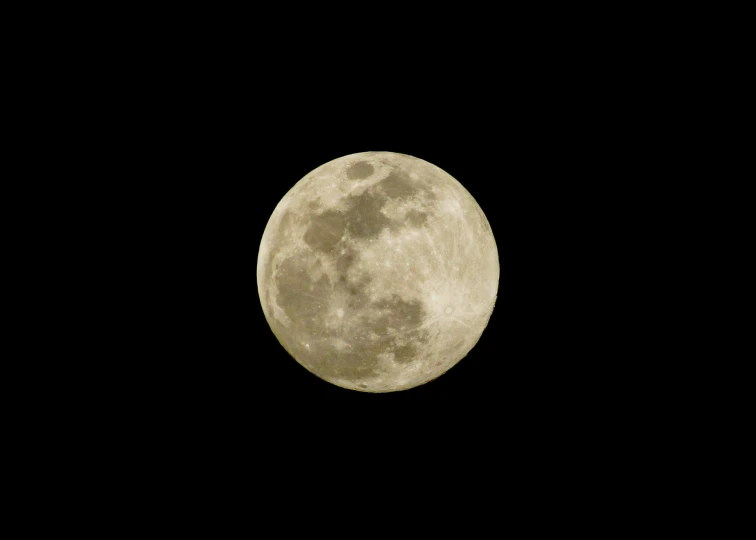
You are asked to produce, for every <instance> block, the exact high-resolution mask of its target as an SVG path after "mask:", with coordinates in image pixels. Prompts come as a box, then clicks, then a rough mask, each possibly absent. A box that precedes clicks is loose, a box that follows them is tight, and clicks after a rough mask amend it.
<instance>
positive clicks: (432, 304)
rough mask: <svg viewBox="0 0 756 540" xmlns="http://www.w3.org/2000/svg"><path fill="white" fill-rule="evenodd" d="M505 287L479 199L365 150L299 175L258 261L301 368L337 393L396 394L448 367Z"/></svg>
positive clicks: (267, 300)
mask: <svg viewBox="0 0 756 540" xmlns="http://www.w3.org/2000/svg"><path fill="white" fill-rule="evenodd" d="M498 283H499V258H498V252H497V249H496V242H495V240H494V237H493V233H492V232H491V227H490V226H489V223H488V220H487V219H486V216H485V214H484V213H483V211H482V210H481V208H480V206H478V204H477V202H476V201H475V199H474V198H473V197H472V195H470V193H469V192H468V191H467V190H466V189H465V188H464V187H463V186H462V185H461V184H460V183H459V182H458V181H457V180H455V179H454V178H452V177H451V176H450V175H449V174H447V173H446V172H444V171H443V170H441V169H440V168H438V167H436V166H435V165H433V164H431V163H428V162H426V161H423V160H422V159H418V158H415V157H412V156H408V155H405V154H396V153H392V152H363V153H359V154H352V155H348V156H344V157H341V158H338V159H335V160H333V161H330V162H328V163H326V164H324V165H322V166H320V167H318V168H317V169H315V170H314V171H312V172H311V173H310V174H308V175H307V176H305V177H304V178H303V179H301V180H300V181H299V182H298V183H297V184H296V185H294V187H293V188H292V189H291V190H290V191H289V192H288V193H287V194H286V195H285V196H284V197H283V199H282V200H281V201H280V202H279V204H278V206H276V208H275V210H274V211H273V214H272V215H271V217H270V220H269V221H268V225H267V227H266V228H265V232H264V233H263V237H262V241H261V243H260V250H259V254H258V261H257V288H258V293H259V295H260V302H261V303H262V307H263V310H264V312H265V317H266V319H267V321H268V323H269V324H270V327H271V329H272V330H273V333H274V334H275V336H276V338H277V339H278V341H279V342H280V343H281V345H282V346H283V347H284V348H285V349H286V350H287V351H288V352H289V354H291V356H292V357H294V359H296V361H297V362H299V363H300V364H301V365H302V366H304V367H305V368H306V369H308V370H309V371H310V372H312V373H313V374H315V375H317V376H318V377H320V378H322V379H324V380H326V381H328V382H330V383H333V384H335V385H337V386H340V387H343V388H348V389H352V390H358V391H363V392H393V391H398V390H406V389H409V388H413V387H415V386H419V385H421V384H424V383H426V382H428V381H431V380H432V379H435V378H437V377H439V376H440V375H442V374H443V373H445V372H446V371H448V370H449V369H450V368H451V367H453V366H454V365H455V364H456V363H457V362H459V361H460V360H461V359H462V358H464V357H465V356H466V355H467V354H468V353H469V352H470V350H471V349H472V348H473V347H474V346H475V344H476V343H477V342H478V340H479V339H480V336H481V335H482V333H483V330H484V329H485V327H486V325H487V324H488V321H489V318H490V316H491V313H492V311H493V308H494V303H495V301H496V294H497V290H498Z"/></svg>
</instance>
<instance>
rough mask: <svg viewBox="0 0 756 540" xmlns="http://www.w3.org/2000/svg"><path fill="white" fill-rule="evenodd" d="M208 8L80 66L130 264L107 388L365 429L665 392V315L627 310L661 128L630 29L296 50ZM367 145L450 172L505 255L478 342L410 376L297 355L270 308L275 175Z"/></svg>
mask: <svg viewBox="0 0 756 540" xmlns="http://www.w3.org/2000/svg"><path fill="white" fill-rule="evenodd" d="M259 25H263V22H261V21H258V23H257V26H255V28H258V27H259ZM514 26H516V25H515V24H514V23H513V22H511V21H509V22H507V23H506V29H509V30H513V29H514ZM197 28H198V27H197V26H192V27H188V26H187V27H182V26H180V25H172V26H171V32H160V31H157V32H153V33H152V35H151V36H150V37H149V39H148V38H147V37H145V36H146V35H147V33H149V31H148V30H144V31H143V33H142V34H140V37H139V39H136V38H132V39H131V40H129V41H125V42H123V44H122V45H121V46H120V47H119V46H116V47H113V48H110V49H107V50H105V51H103V52H102V60H101V62H99V63H98V64H97V66H98V67H97V69H93V68H92V66H91V64H88V65H85V66H84V68H83V69H84V72H85V73H87V74H89V75H90V76H92V75H93V80H94V81H95V83H93V85H92V86H90V87H88V88H87V89H86V91H83V90H81V91H80V92H82V94H81V95H80V96H79V99H82V100H83V101H85V102H87V106H88V107H89V110H90V111H93V114H92V115H91V116H92V117H91V118H90V119H88V123H87V126H86V127H87V129H88V130H89V140H91V141H92V142H91V145H92V146H91V148H90V149H89V150H88V151H90V152H91V153H92V155H95V156H96V159H93V160H92V165H91V166H92V167H93V168H94V169H95V172H97V173H98V174H100V176H101V177H103V178H107V179H108V181H107V185H104V184H103V186H104V187H100V188H98V189H101V190H102V192H101V193H100V195H99V197H100V201H101V202H100V204H99V206H98V210H97V211H98V212H101V213H102V214H103V219H111V220H112V219H113V218H114V216H117V217H116V221H117V222H118V225H117V227H116V229H115V230H108V231H107V235H108V238H107V240H103V242H104V244H106V245H117V246H120V248H119V249H122V253H121V254H118V255H116V256H115V258H114V259H113V261H111V262H109V263H107V264H112V265H113V268H116V269H117V271H118V272H119V274H120V275H122V276H123V278H122V279H119V280H118V282H117V283H118V286H117V291H118V295H119V296H118V297H119V298H120V299H122V300H121V301H122V302H123V305H124V308H123V315H122V317H123V319H124V321H126V322H124V323H123V324H119V325H114V326H117V329H112V330H109V331H108V333H107V334H106V335H107V336H112V335H113V334H111V333H110V332H113V333H114V334H115V335H117V337H111V338H110V340H109V341H108V342H107V347H106V348H105V349H104V350H107V351H110V353H109V357H111V356H112V357H114V358H116V359H117V360H114V361H112V362H110V363H108V364H107V366H106V367H101V368H99V369H101V370H102V376H103V379H102V380H103V381H105V382H101V383H100V384H98V386H97V391H98V392H100V393H101V394H102V395H103V396H105V397H107V396H112V395H119V396H122V395H124V394H126V395H128V396H129V398H128V400H126V401H125V403H124V405H122V407H123V411H125V414H127V415H130V414H133V413H134V412H135V411H137V412H139V414H141V415H142V417H143V418H149V419H150V420H149V424H150V425H154V426H155V429H156V430H157V431H159V430H161V429H164V428H166V426H170V425H173V426H186V428H187V429H193V428H191V426H195V425H202V426H205V428H206V429H210V427H211V426H216V427H217V429H218V430H222V431H225V432H228V431H233V430H235V429H237V428H238V429H245V430H248V429H256V428H254V427H252V426H254V425H258V424H264V425H276V426H279V427H281V426H283V429H286V428H285V426H287V425H289V423H290V422H293V423H296V424H297V425H303V424H304V425H312V426H316V427H320V428H324V427H326V426H331V427H333V428H334V429H336V430H339V429H341V430H342V432H346V433H353V432H355V430H356V431H360V430H361V429H363V427H360V426H364V425H365V422H366V421H367V420H365V418H363V420H353V418H354V417H355V415H356V416H359V415H361V414H369V415H371V416H370V417H371V418H378V417H380V418H381V420H378V422H383V423H382V424H380V425H385V426H391V427H385V429H396V424H395V423H393V424H392V423H391V422H390V421H389V420H388V418H395V419H401V422H400V423H409V424H412V423H413V422H414V420H415V419H417V418H419V417H423V418H424V419H425V420H424V421H423V422H421V423H420V424H422V426H424V427H423V428H422V429H428V425H429V422H430V423H433V422H448V421H451V420H450V418H452V417H454V416H455V415H456V416H457V417H458V418H459V422H458V423H457V424H456V425H457V427H458V428H459V429H462V430H464V429H463V426H467V425H473V424H475V423H476V422H478V423H482V424H484V425H485V426H487V428H486V429H488V430H494V431H496V430H499V429H504V428H503V427H502V426H513V425H514V426H520V427H521V429H525V427H524V426H530V427H528V429H535V428H536V427H537V426H539V425H545V424H548V425H551V426H555V427H556V426H558V427H559V429H568V428H569V429H575V426H576V425H577V424H581V425H584V426H587V429H592V430H595V429H597V426H604V425H609V424H614V423H616V422H618V419H619V418H621V417H623V416H624V415H627V414H629V413H630V412H631V411H632V410H637V408H638V407H642V406H643V403H644V400H645V399H646V398H645V397H644V396H647V395H651V394H653V393H654V392H655V391H656V387H655V386H654V384H655V383H654V382H653V381H654V380H656V375H655V371H654V370H655V369H657V368H656V367H655V364H654V363H653V362H652V360H651V358H652V357H653V355H656V354H659V351H649V349H648V348H647V345H645V343H647V342H648V341H647V340H648V336H649V335H653V334H654V333H656V332H660V331H661V329H660V328H659V327H658V326H654V325H653V324H652V323H649V322H646V321H645V320H644V318H643V317H638V316H636V314H637V313H638V309H639V308H638V306H637V305H636V303H635V297H638V298H639V297H641V296H642V292H643V291H642V287H643V283H644V280H645V279H647V276H648V275H649V274H650V273H651V272H653V267H651V266H649V265H648V264H646V263H645V262H642V261H640V260H639V259H638V258H637V257H634V256H633V253H634V251H635V250H637V249H638V248H639V246H637V245H636V244H635V242H636V241H635V240H633V239H632V235H633V233H634V232H637V230H639V229H640V228H642V227H643V220H644V215H643V212H644V211H645V210H637V211H636V210H635V208H634V206H633V201H634V200H637V198H638V197H639V196H640V197H646V198H647V199H653V198H654V189H655V187H654V183H653V182H652V181H651V180H650V176H649V174H648V168H647V167H648V166H647V163H648V161H649V157H648V156H649V155H653V154H654V153H656V152H659V145H658V140H659V138H663V131H664V125H663V122H662V123H661V124H659V122H658V121H657V123H656V127H655V129H656V131H655V133H650V132H649V130H648V129H647V128H646V125H647V122H648V114H649V111H650V110H651V109H650V105H649V102H650V101H652V98H653V99H657V98H658V93H656V94H653V95H652V92H651V89H650V88H649V87H648V86H647V85H645V84H644V83H642V82H641V81H640V80H639V79H636V78H634V77H633V76H632V70H633V69H634V67H633V59H632V55H631V54H630V52H631V51H630V49H631V47H628V46H626V44H625V43H623V42H622V40H619V41H618V42H616V43H614V44H613V45H612V46H597V43H598V44H601V43H604V44H606V43H609V37H608V34H611V29H610V28H608V29H606V35H599V34H593V37H592V38H586V37H584V36H583V37H581V36H580V35H572V34H571V33H570V32H569V31H567V30H565V31H563V32H561V33H554V34H549V33H548V32H544V31H542V30H541V31H539V32H530V31H525V30H522V31H520V32H512V31H503V30H502V31H497V32H493V31H489V32H474V31H473V30H474V28H471V29H470V31H469V32H468V33H466V34H465V35H464V39H463V36H462V35H456V34H455V35H453V36H452V37H453V39H452V37H449V35H448V32H447V33H446V34H444V33H443V32H442V31H441V29H439V30H438V32H439V33H438V35H435V34H434V32H429V33H428V34H425V35H423V36H420V37H418V39H417V40H415V41H412V40H409V39H406V35H405V34H401V32H400V33H399V34H398V35H397V36H394V35H392V34H391V33H390V32H389V33H384V34H382V36H383V39H381V40H362V41H359V40H357V41H358V42H356V41H355V40H354V39H352V40H348V39H344V40H340V39H333V40H331V41H328V42H325V40H324V41H318V43H317V46H312V47H310V46H309V44H312V43H313V41H312V40H316V39H320V38H322V36H323V34H322V33H317V32H314V33H312V34H304V36H303V37H302V39H300V40H299V41H298V42H297V43H298V45H297V46H295V47H292V46H285V40H283V39H270V34H261V33H259V32H256V31H253V30H250V28H246V27H243V25H231V26H230V27H225V26H224V27H218V28H214V27H211V25H209V24H208V25H204V26H201V27H200V28H201V30H202V31H198V30H197ZM157 29H158V30H161V29H163V30H164V29H165V26H163V27H160V26H159V25H158V26H157ZM546 35H548V37H549V39H544V36H546ZM434 36H435V37H434ZM289 45H290V44H289ZM651 69H653V68H651ZM68 76H71V74H70V73H69V75H68ZM77 91H78V90H77ZM650 96H651V97H650ZM639 133H640V134H639ZM369 150H378V151H392V152H400V153H405V154H410V155H413V156H416V157H418V158H421V159H424V160H426V161H429V162H431V163H433V164H435V165H437V166H439V167H440V168H442V169H444V170H445V171H447V172H448V173H449V174H451V175H452V176H453V177H455V178H456V179H457V180H458V181H459V182H460V183H461V184H462V185H463V186H464V187H465V188H466V189H467V190H468V191H469V192H470V193H471V194H472V195H473V196H474V197H475V199H476V200H477V201H478V203H479V204H480V206H481V207H482V209H483V211H484V212H485V214H486V216H487V217H488V220H489V222H490V224H491V227H492V229H493V232H494V235H495V238H496V242H497V246H498V252H499V261H500V266H501V277H500V282H499V291H498V299H497V302H496V306H495V309H494V311H493V314H492V317H491V320H490V322H489V325H488V327H487V328H486V330H485V331H484V333H483V335H482V337H481V339H480V341H479V342H478V344H477V345H476V346H475V347H474V348H473V349H472V351H471V352H470V353H469V354H468V356H467V357H466V358H464V359H462V361H461V362H459V364H457V365H456V366H455V367H453V368H452V369H451V370H450V371H449V372H448V373H446V374H444V375H442V376H441V377H440V378H438V379H437V380H435V381H432V382H430V383H428V384H426V385H423V386H420V387H417V388H414V389H411V390H407V391H403V392H397V393H386V394H369V393H361V392H354V391H349V390H344V389H341V388H338V387H336V386H334V385H331V384H329V383H327V382H325V381H323V380H321V379H319V378H317V377H316V376H314V375H312V374H310V373H309V372H307V371H306V370H305V369H304V368H303V367H301V366H300V365H299V364H298V363H297V362H296V361H295V360H294V359H293V358H291V357H290V356H289V355H288V353H286V351H285V350H284V349H283V348H282V347H281V345H280V344H279V343H278V341H277V339H276V338H275V336H274V335H273V333H272V331H271V329H270V327H269V326H268V324H267V322H266V320H265V317H264V314H263V311H262V308H261V305H260V301H259V297H258V292H257V284H256V278H255V271H256V264H257V252H258V248H259V242H260V239H261V237H262V234H263V231H264V229H265V226H266V224H267V220H268V218H269V217H270V214H271V213H272V211H273V209H274V208H275V206H276V204H277V203H278V201H280V199H281V198H282V197H283V195H284V194H285V193H286V192H287V191H288V190H289V189H290V188H291V187H292V186H293V185H294V184H295V183H296V182H297V181H299V180H300V179H301V178H302V177H303V176H305V175H306V174H307V173H309V172H310V171H311V170H313V169H314V168H316V167H318V166H320V165H322V164H323V163H326V162H327V161H330V160H332V159H335V158H338V157H340V156H343V155H347V154H350V153H354V152H362V151H369ZM640 156H643V159H640ZM103 201H106V202H103ZM100 264H102V265H105V264H106V263H104V262H103V263H100ZM103 301H104V300H103ZM638 336H644V338H643V339H640V338H639V337H638ZM640 380H642V381H643V382H644V385H643V389H642V390H636V388H637V383H638V381H640ZM365 411H373V412H370V413H368V412H365ZM441 411H444V413H443V414H442V413H441ZM373 415H377V416H373ZM473 419H475V420H473ZM420 424H415V428H416V429H421V427H420ZM342 428H343V429H342ZM371 429H372V428H371ZM411 429H413V428H410V430H411ZM512 429H517V428H512ZM368 431H369V432H372V431H370V430H368ZM452 433H456V431H454V430H452Z"/></svg>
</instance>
